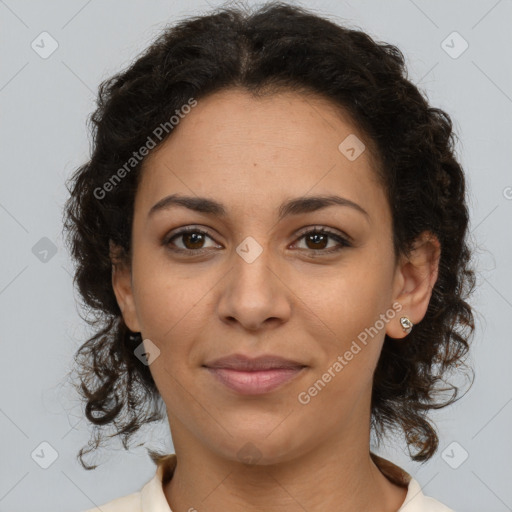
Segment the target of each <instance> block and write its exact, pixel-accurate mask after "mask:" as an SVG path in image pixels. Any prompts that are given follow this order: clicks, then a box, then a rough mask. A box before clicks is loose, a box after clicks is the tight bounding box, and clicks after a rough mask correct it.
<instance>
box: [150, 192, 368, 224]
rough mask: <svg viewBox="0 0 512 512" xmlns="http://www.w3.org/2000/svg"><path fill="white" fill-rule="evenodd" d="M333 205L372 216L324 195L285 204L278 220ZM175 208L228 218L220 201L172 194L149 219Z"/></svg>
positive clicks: (350, 204) (152, 211) (343, 200)
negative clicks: (179, 207) (160, 212)
mask: <svg viewBox="0 0 512 512" xmlns="http://www.w3.org/2000/svg"><path fill="white" fill-rule="evenodd" d="M333 205H338V206H347V207H350V208H352V209H354V210H356V211H358V212H360V213H362V214H363V215H364V216H365V217H366V219H367V220H369V218H370V215H369V214H368V212H367V211H366V210H365V209H364V208H362V207H361V206H360V205H358V204H357V203H354V202H353V201H351V200H350V199H346V198H344V197H340V196H336V195H322V196H308V197H298V198H296V199H291V200H288V201H286V202H284V203H283V204H281V206H280V207H279V215H278V219H279V221H281V220H282V219H284V218H285V217H288V216H289V215H300V214H302V213H310V212H314V211H317V210H321V209H323V208H327V207H329V206H333ZM175 206H181V207H184V208H188V209H189V210H193V211H195V212H199V213H206V214H208V215H213V216H217V217H221V218H222V217H226V216H227V210H226V208H225V207H224V206H223V205H222V204H221V203H219V202H218V201H215V200H213V199H209V198H207V197H197V196H181V195H178V194H172V195H170V196H166V197H164V198H162V199H160V201H158V202H157V203H156V204H154V205H153V206H152V207H151V209H150V210H149V213H148V217H152V216H153V215H154V214H155V213H157V212H159V211H165V210H169V209H171V208H173V207H175Z"/></svg>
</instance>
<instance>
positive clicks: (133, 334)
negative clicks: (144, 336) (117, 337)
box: [128, 332, 141, 342]
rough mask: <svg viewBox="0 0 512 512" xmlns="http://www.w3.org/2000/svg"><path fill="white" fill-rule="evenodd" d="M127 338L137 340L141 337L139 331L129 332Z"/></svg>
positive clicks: (132, 340)
mask: <svg viewBox="0 0 512 512" xmlns="http://www.w3.org/2000/svg"><path fill="white" fill-rule="evenodd" d="M128 338H129V339H130V341H131V342H134V341H139V339H140V338H141V335H140V332H130V334H129V336H128Z"/></svg>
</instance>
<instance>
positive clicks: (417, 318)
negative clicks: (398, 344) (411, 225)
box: [386, 231, 441, 338]
mask: <svg viewBox="0 0 512 512" xmlns="http://www.w3.org/2000/svg"><path fill="white" fill-rule="evenodd" d="M440 257H441V244H440V243H439V240H438V239H437V237H436V236H435V235H434V234H432V233H430V232H429V231H424V232H423V233H421V234H420V235H419V236H418V237H417V238H416V240H415V242H414V245H413V249H412V251H411V253H410V255H408V256H407V257H404V256H403V257H402V258H401V259H400V262H399V264H398V265H397V268H396V271H395V276H394V280H393V303H394V302H399V303H400V304H401V305H402V309H401V310H400V312H399V313H398V314H397V316H396V318H395V319H394V320H393V321H392V322H388V324H387V328H386V334H387V335H388V336H389V337H391V338H404V337H405V336H407V333H406V332H404V330H403V328H402V325H401V324H400V318H401V317H402V316H407V317H408V318H409V320H410V321H411V322H412V323H413V325H415V324H417V323H419V322H421V320H423V317H424V316H425V314H426V312H427V308H428V305H429V302H430V298H431V296H432V289H433V288H434V285H435V283H436V281H437V276H438V272H439V260H440ZM413 329H414V327H413Z"/></svg>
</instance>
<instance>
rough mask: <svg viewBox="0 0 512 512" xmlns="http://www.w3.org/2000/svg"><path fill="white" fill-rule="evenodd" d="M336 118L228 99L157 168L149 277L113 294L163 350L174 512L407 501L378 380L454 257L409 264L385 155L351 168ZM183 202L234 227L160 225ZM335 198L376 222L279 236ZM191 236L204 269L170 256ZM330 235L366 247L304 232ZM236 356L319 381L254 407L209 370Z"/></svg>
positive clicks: (143, 271) (132, 273)
mask: <svg viewBox="0 0 512 512" xmlns="http://www.w3.org/2000/svg"><path fill="white" fill-rule="evenodd" d="M332 107H333V106H332V105H331V104H330V103H329V102H327V101H326V100H324V99H322V98H319V97H315V96H305V95H302V94H298V93H294V92H283V93H279V94H273V95H272V96H269V97H265V98H263V99H261V98H258V99H255V98H253V97H252V96H250V95H249V94H248V93H247V92H245V91H241V90H238V89H229V90H224V91H222V92H219V93H215V94H213V95H210V96H208V97H207V98H204V99H202V100H200V101H199V102H198V105H197V106H196V107H195V108H194V109H192V111H191V112H190V113H189V114H188V115H187V116H186V117H185V118H184V119H182V120H181V121H180V124H179V125H178V126H177V127H176V128H175V129H174V132H173V134H172V136H171V137H170V138H169V139H168V140H167V141H165V142H164V143H163V144H162V145H161V146H160V147H159V148H158V149H156V150H153V152H152V153H151V154H150V155H149V157H148V158H147V159H146V161H145V165H144V169H143V175H142V179H141V182H140V185H139V188H138V190H137V194H136V198H135V214H134V221H133V230H132V242H133V257H132V265H131V268H128V267H119V268H116V269H115V272H114V273H113V280H112V283H113V286H114V291H115V293H116V297H117V300H118V303H119V306H120V308H121V310H122V313H123V318H124V320H125V322H126V324H127V326H128V327H129V328H130V329H131V330H132V331H134V332H139V331H140V332H141V333H142V338H143V339H145V340H146V339H149V340H151V342H152V343H154V345H156V346H157V347H158V349H159V350H160V353H159V355H158V357H156V359H155V360H154V361H153V362H152V363H151V364H150V370H151V373H152V375H153V377H154V380H155V382H156V385H157V387H158V390H159V392H160V394H161V395H162V398H163V400H164V402H165V404H166V406H167V414H168V419H169V424H170V427H171V432H172V437H173V443H174V448H175V452H176V454H177V458H178V465H177V467H176V471H175V474H174V477H173V478H172V480H171V481H170V482H169V483H168V484H167V485H166V486H165V487H164V492H165V495H166V497H167V500H168V502H169V504H170V506H171V508H172V510H173V511H174V512H182V511H187V510H189V509H190V508H191V507H194V508H195V509H197V510H199V511H200V510H202V509H203V510H205V509H207V510H209V511H210V512H217V511H221V510H222V511H225V510H226V508H227V509H229V510H230V511H231V512H235V511H244V512H250V511H256V510H259V511H261V510H266V511H271V510H280V511H282V510H286V511H302V510H304V509H306V510H308V511H310V512H313V511H320V510H323V511H325V510H337V511H354V510H359V511H370V510H372V511H373V512H377V511H378V512H393V511H396V510H398V508H399V507H400V506H401V505H402V503H403V501H404V500H405V495H406V489H404V488H401V487H398V486H396V485H394V484H392V483H391V482H390V481H389V480H387V478H386V477H384V475H382V473H380V471H379V470H378V468H377V467H376V466H375V465H374V464H373V462H372V460H371V458H370V455H369V440H370V399H371V389H372V375H373V372H374V369H375V367H376V364H377V361H378V358H379V355H380V351H381V349H382V344H383V342H384V335H385V334H386V333H387V334H388V335H389V336H390V337H393V338H403V337H405V336H406V334H405V333H404V331H403V329H402V327H401V325H400V322H399V319H400V317H401V316H403V315H407V316H408V317H409V318H410V320H411V321H412V322H413V324H416V323H418V322H420V321H421V319H422V318H423V316H424V315H425V312H426V310H427V307H428V302H429V299H430V296H431V290H432V287H433V285H434V283H435V280H436V279H437V268H438V262H439V251H440V247H439V243H438V241H437V239H435V237H433V236H432V235H430V236H429V234H428V233H424V234H423V235H424V236H422V237H421V238H419V239H418V244H417V247H416V249H415V250H414V251H413V253H412V254H411V255H410V257H409V258H407V259H405V258H403V259H400V260H399V261H398V264H397V265H395V257H394V253H393V246H392V224H391V213H390V209H389V204H388V202H387V200H386V197H385V194H384V190H383V189H382V187H381V185H380V184H379V183H378V182H377V180H376V179H375V175H374V171H373V169H372V159H371V158H370V156H371V155H370V151H369V149H368V147H369V144H367V149H366V150H365V151H364V152H363V153H362V154H361V155H360V156H359V157H358V158H357V159H356V160H354V161H349V159H347V158H346V157H345V156H344V155H343V154H342V153H341V152H340V150H339V149H338V145H339V144H340V142H341V141H343V140H344V139H345V138H346V137H347V136H348V135H350V134H355V135H356V136H357V137H358V138H359V139H361V140H363V141H364V135H363V134H362V133H360V131H359V130H358V129H357V128H356V127H355V126H354V125H353V124H352V123H351V122H350V120H349V118H348V116H343V115H340V113H339V112H338V111H335V110H334V109H333V108H332ZM169 194H180V195H187V196H204V197H208V198H211V199H214V200H216V201H218V202H221V203H222V204H223V205H224V206H225V208H226V210H227V215H226V218H221V217H216V216H214V215H210V214H205V213H198V212H194V211H191V210H189V209H186V208H183V207H179V206H177V207H176V206H175V207H172V208H171V209H169V210H166V211H159V212H157V213H156V214H155V215H152V216H150V217H148V212H149V210H150V209H151V207H152V206H153V205H154V204H155V203H157V202H158V201H159V200H161V199H162V198H164V197H165V196H167V195H169ZM328 194H336V195H339V196H342V197H344V198H347V199H350V200H351V201H353V202H355V203H357V204H359V205H360V206H361V207H362V208H363V209H364V210H366V212H367V213H368V216H365V215H364V214H362V213H360V212H358V211H357V210H355V209H353V208H350V207H346V206H338V205H334V206H329V207H327V208H324V209H321V210H318V211H314V212H308V213H302V214H299V215H291V216H289V217H287V218H285V219H283V220H281V221H278V209H279V206H280V204H281V203H282V202H283V201H286V200H288V199H292V198H298V197H304V196H311V195H328ZM185 226H197V227H199V228H201V229H203V230H205V231H207V232H208V236H207V237H205V238H204V239H203V241H201V239H199V242H198V241H197V240H195V241H194V240H193V239H190V238H189V237H188V236H187V235H185V236H181V237H177V238H175V239H174V240H173V243H174V247H178V248H182V249H184V250H187V248H188V251H189V253H188V254H192V252H193V251H194V250H197V249H200V248H203V250H204V252H203V253H202V254H201V255H187V254H180V253H174V252H172V250H171V248H172V247H173V244H172V242H169V243H168V244H167V246H166V245H165V243H164V242H165V241H166V237H167V238H168V235H169V234H173V233H176V232H177V231H178V228H183V227H185ZM315 226H318V227H319V228H329V230H330V231H333V232H335V234H339V235H341V236H343V235H344V233H345V234H346V235H349V236H350V237H351V238H352V240H353V241H352V245H351V246H350V247H341V250H340V251H338V252H333V253H331V254H328V253H325V252H326V251H328V250H329V249H330V248H334V247H338V246H339V243H338V242H337V241H336V240H335V239H332V238H328V239H326V240H325V241H323V242H322V241H320V242H315V240H314V239H311V237H309V241H308V237H307V236H306V237H304V236H303V234H304V233H306V232H307V231H309V230H310V229H312V228H313V227H315ZM249 236H250V237H252V238H254V239H255V240H256V241H257V242H258V244H259V245H260V246H261V248H262V252H261V254H260V255H259V256H258V257H257V258H256V259H255V260H254V261H253V262H252V263H248V262H247V261H245V260H244V259H243V258H242V257H241V256H240V255H239V254H238V253H237V251H236V248H237V247H238V246H239V245H240V244H241V243H242V241H244V240H245V239H246V237H249ZM195 248H197V249H195ZM315 250H316V253H315V254H313V253H314V252H315ZM322 251H324V252H323V253H322ZM324 253H325V254H324ZM395 302H398V303H400V304H401V307H402V309H401V310H400V312H399V313H396V314H395V315H393V316H394V318H392V319H390V320H389V321H387V322H385V325H384V327H383V328H382V329H380V330H379V332H378V334H377V335H375V336H373V337H372V338H370V341H369V342H368V343H367V345H366V346H364V347H363V348H362V350H361V351H360V352H359V353H358V354H357V355H355V356H354V357H353V359H352V360H351V361H349V362H348V364H347V365H346V366H345V367H344V368H343V370H342V371H340V372H338V373H336V376H335V377H334V378H332V379H331V381H330V382H329V383H328V384H327V385H326V386H325V387H324V388H323V389H322V390H321V392H319V393H318V394H317V395H316V396H315V397H314V398H312V399H311V401H310V402H309V403H308V404H307V405H303V404H301V403H299V401H298V399H297V396H298V394H299V393H300V392H303V391H307V390H308V388H310V387H311V386H312V385H313V383H315V381H317V380H318V379H319V378H321V377H322V375H323V374H324V373H325V372H326V371H327V370H328V368H329V367H331V366H332V364H333V362H334V361H336V360H337V357H338V356H340V355H343V354H344V353H345V352H346V351H347V350H349V348H350V346H351V344H352V342H353V341H354V340H357V336H358V334H359V333H361V331H364V329H365V328H367V327H371V326H374V325H375V323H376V320H377V319H379V315H381V314H386V312H389V311H393V308H392V305H393V303H395ZM403 342H404V343H407V340H404V341H403ZM233 353H243V354H247V355H251V356H254V357H257V356H259V355H263V354H275V355H280V356H282V357H285V358H289V359H293V360H296V361H300V362H301V363H302V364H304V365H307V368H306V370H305V371H303V372H302V373H301V374H299V375H298V376H297V377H296V378H294V379H293V380H291V381H289V382H287V383H286V384H285V385H284V386H282V387H280V388H278V389H277V390H274V391H272V392H270V393H267V394H264V395H257V396H243V395H239V394H237V393H236V392H234V391H231V390H230V389H228V388H226V387H225V386H224V385H223V384H221V383H220V382H218V381H217V380H216V379H214V377H213V376H212V375H210V374H209V372H208V371H207V370H206V369H205V368H203V367H202V365H203V364H204V363H205V362H206V361H211V360H213V359H216V358H218V357H222V356H227V355H230V354H233ZM248 443H250V444H248ZM248 447H250V448H248ZM241 449H243V450H248V449H250V450H252V451H253V452H254V453H257V460H256V462H255V464H252V465H247V464H244V463H243V462H242V461H241V459H240V455H239V453H240V450H241ZM243 450H242V453H243Z"/></svg>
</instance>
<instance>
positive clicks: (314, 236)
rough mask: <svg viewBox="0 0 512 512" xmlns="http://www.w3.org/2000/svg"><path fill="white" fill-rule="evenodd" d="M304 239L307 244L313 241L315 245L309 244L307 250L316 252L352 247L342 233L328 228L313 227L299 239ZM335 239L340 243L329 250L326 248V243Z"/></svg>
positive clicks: (328, 251) (329, 251)
mask: <svg viewBox="0 0 512 512" xmlns="http://www.w3.org/2000/svg"><path fill="white" fill-rule="evenodd" d="M302 239H304V240H305V242H306V244H308V243H311V244H312V245H313V246H312V247H311V246H309V247H307V248H306V250H309V251H312V252H315V251H322V252H326V253H331V252H336V251H339V250H341V248H342V247H350V243H349V241H348V240H347V239H346V238H344V237H342V236H341V235H338V234H337V233H332V232H331V231H328V230H326V229H317V228H315V229H313V230H310V231H307V232H306V233H303V234H302V235H301V236H300V237H299V238H298V240H302ZM329 239H331V240H334V241H336V242H337V243H338V245H337V246H336V245H335V246H334V247H333V248H332V247H331V248H330V249H329V250H326V247H325V244H326V243H328V240H329Z"/></svg>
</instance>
